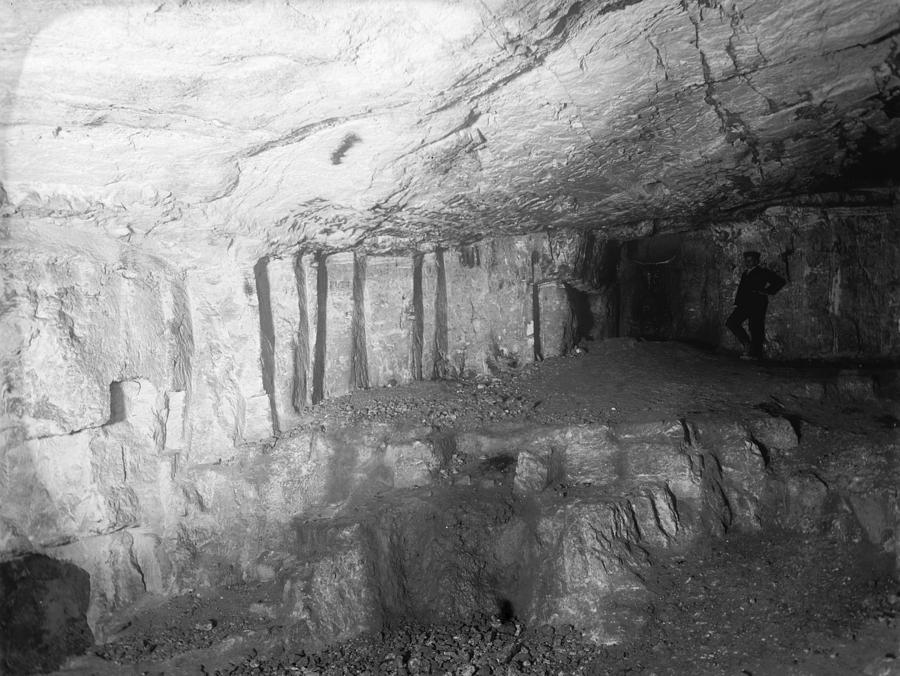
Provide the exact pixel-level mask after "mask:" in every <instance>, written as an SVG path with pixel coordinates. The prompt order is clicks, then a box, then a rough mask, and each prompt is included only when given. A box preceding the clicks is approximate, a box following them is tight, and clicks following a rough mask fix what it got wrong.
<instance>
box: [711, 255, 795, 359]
mask: <svg viewBox="0 0 900 676" xmlns="http://www.w3.org/2000/svg"><path fill="white" fill-rule="evenodd" d="M784 285H785V280H784V279H782V278H781V277H779V276H778V275H776V274H775V273H774V272H772V271H771V270H767V269H766V268H764V267H761V266H760V264H759V252H758V251H745V252H744V273H743V274H742V275H741V283H740V285H739V286H738V290H737V294H736V295H735V297H734V305H735V308H734V312H732V313H731V316H730V317H729V318H728V321H726V322H725V326H727V327H728V328H729V329H730V330H731V332H732V333H733V334H734V335H735V337H736V338H737V339H738V340H739V341H741V345H743V346H744V355H743V356H744V357H748V358H751V359H761V358H762V356H763V341H765V338H766V308H767V307H768V305H769V296H773V295H775V294H776V293H778V291H779V290H780V289H781V287H783V286H784ZM744 322H747V323H748V325H749V328H750V335H749V336H748V335H747V332H746V331H745V330H744V327H743V324H744Z"/></svg>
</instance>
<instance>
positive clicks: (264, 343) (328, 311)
mask: <svg viewBox="0 0 900 676" xmlns="http://www.w3.org/2000/svg"><path fill="white" fill-rule="evenodd" d="M13 225H14V226H15V227H14V228H12V229H11V232H13V233H14V236H11V237H8V238H7V239H5V240H4V241H3V244H2V249H0V262H2V270H3V296H2V297H3V305H2V307H0V314H2V322H0V331H2V341H0V363H2V365H3V371H4V378H5V380H4V388H3V391H2V404H3V410H2V413H3V424H2V429H0V434H2V439H0V559H9V558H15V557H19V556H21V555H24V554H26V553H29V552H40V553H44V554H48V555H50V556H53V557H57V558H62V559H66V560H68V561H71V562H73V563H75V564H76V565H78V566H80V567H82V568H83V569H85V570H86V571H88V572H89V573H90V576H91V582H92V585H91V595H92V597H91V605H90V611H89V616H88V619H89V621H90V622H91V625H92V628H93V629H94V630H95V632H96V633H97V635H98V637H100V638H101V639H102V637H103V629H102V627H100V626H99V625H98V623H101V620H102V618H104V617H106V616H108V614H109V613H110V612H111V611H112V610H114V609H116V608H119V607H122V606H125V605H128V604H130V603H132V602H134V601H135V600H136V599H137V598H139V597H140V595H142V594H144V593H146V592H157V593H165V592H171V591H173V590H177V589H178V588H180V587H181V586H183V585H185V584H191V585H196V584H212V583H213V581H214V580H213V577H214V575H212V573H210V572H209V571H211V570H213V569H214V568H215V566H213V565H212V564H211V565H209V566H205V567H201V570H202V571H204V572H203V573H202V574H199V573H197V572H196V571H197V570H198V566H197V560H198V557H201V558H202V557H206V558H207V559H209V560H210V561H211V560H213V559H214V560H216V561H217V562H218V563H217V564H216V565H219V570H220V577H221V576H223V575H224V576H225V577H227V576H228V575H232V576H233V575H239V574H240V565H243V563H248V562H250V561H251V560H252V559H253V557H254V556H255V555H257V554H258V553H259V550H258V548H257V547H256V545H255V544H254V542H253V541H252V539H247V538H245V539H244V541H243V545H241V546H238V545H233V544H223V543H219V542H218V537H219V535H220V533H221V524H222V523H223V521H222V519H226V520H227V519H233V520H234V522H235V524H243V527H244V528H245V530H243V531H242V532H244V533H248V532H254V529H258V530H259V532H260V533H266V532H268V531H267V529H266V527H265V524H264V523H262V524H261V523H259V522H258V521H257V520H255V519H257V517H256V516H253V517H252V518H251V517H250V516H249V515H248V514H249V513H248V510H250V509H251V507H252V506H254V505H255V506H256V507H259V505H258V504H257V503H256V502H254V501H253V500H250V499H249V498H246V495H244V497H243V498H239V499H238V503H236V504H235V503H234V501H235V499H237V498H235V496H234V494H233V490H232V489H231V488H230V485H229V484H223V483H221V482H220V481H219V480H218V479H217V476H219V475H217V474H216V472H208V471H206V469H207V468H210V467H213V468H215V467H217V466H220V465H221V464H222V463H233V462H241V461H242V458H245V457H248V454H249V456H250V457H255V454H256V452H257V450H258V447H267V446H268V444H269V443H270V440H271V439H272V438H273V437H276V436H279V435H284V434H285V433H286V432H287V431H288V430H290V429H291V428H293V427H295V426H296V425H297V424H298V423H299V422H300V421H302V416H303V409H304V408H305V407H306V406H309V405H310V404H313V403H315V402H317V401H320V400H322V399H324V398H330V397H336V396H340V395H343V394H347V393H349V392H351V391H352V390H354V389H357V388H366V387H382V386H391V385H395V384H399V383H404V382H409V381H412V380H418V379H430V378H433V377H450V378H455V377H473V376H483V375H488V374H490V373H492V372H493V373H496V372H498V370H501V369H505V368H510V367H512V366H518V365H521V364H523V363H527V362H529V361H531V360H533V359H534V358H535V355H536V354H537V355H538V356H545V355H546V356H549V355H554V354H560V353H562V352H563V351H564V350H565V349H566V344H565V341H566V340H570V333H571V332H566V331H561V330H556V329H555V328H554V326H553V325H554V324H557V323H560V324H564V323H566V322H567V321H568V317H569V315H570V311H569V305H568V301H567V300H566V296H565V293H564V290H562V289H563V288H562V286H561V285H559V284H558V282H556V281H554V277H553V275H554V274H555V270H556V268H555V267H554V265H555V263H554V260H555V258H554V256H553V255H552V254H551V249H552V247H551V245H550V243H549V241H548V239H547V238H546V237H543V236H540V237H530V238H518V239H513V238H508V239H502V240H494V241H487V242H484V243H481V244H478V245H474V246H467V247H463V248H461V249H437V250H435V251H429V252H422V253H418V254H410V255H402V256H401V255H398V256H372V255H368V256H367V255H366V254H365V253H364V252H359V251H358V252H343V253H336V254H330V255H324V254H319V253H315V252H299V253H296V254H289V255H285V256H282V257H276V256H266V257H263V258H259V259H257V260H247V259H245V258H238V257H237V255H235V254H232V253H229V252H224V253H223V252H218V251H216V252H210V255H206V256H202V257H194V258H191V260H190V261H185V265H184V266H183V267H180V266H179V265H176V264H175V263H176V256H175V255H174V254H173V253H172V252H169V253H168V254H166V255H163V254H151V253H146V252H142V251H140V250H138V249H137V248H136V247H132V246H130V245H129V244H127V243H124V242H111V241H110V240H108V239H102V238H99V237H98V238H92V237H90V236H85V235H84V234H83V233H80V232H78V231H77V230H76V229H73V230H71V231H63V230H61V229H59V227H58V226H52V225H50V224H48V223H40V224H33V223H27V222H17V223H15V224H13ZM48 227H55V228H56V229H55V230H54V233H55V234H54V236H53V237H52V238H48V237H47V236H46V228H48ZM229 251H230V250H229ZM536 261H537V262H536ZM560 290H562V292H560ZM542 323H543V325H544V340H543V345H544V347H543V348H540V342H539V341H536V336H539V335H540V333H541V330H540V327H541V325H542ZM554 332H555V333H556V334H558V335H556V337H555V338H553V339H552V340H551V339H550V338H548V337H547V336H552V335H554ZM332 450H333V449H332ZM322 452H323V453H326V451H322ZM330 452H331V451H328V453H330ZM348 452H349V451H348ZM354 452H355V451H354ZM307 460H308V461H309V462H312V460H311V459H309V458H307ZM291 462H294V460H292V461H291ZM303 462H305V461H303ZM310 471H312V470H310ZM298 490H299V491H300V492H301V494H300V495H298V496H295V498H292V499H293V500H295V501H296V500H300V501H301V502H303V503H304V504H305V502H307V501H309V500H311V499H312V496H306V495H305V491H307V490H312V489H310V488H309V486H306V487H298ZM250 493H252V491H250ZM242 495H243V494H242ZM264 497H265V498H266V499H268V497H270V496H268V494H265V495H264ZM241 500H243V502H241ZM292 504H293V503H292ZM285 509H287V507H285ZM278 511H279V513H281V512H280V510H278ZM235 527H236V528H237V527H238V526H235ZM241 547H243V549H242V548H241ZM238 550H240V551H238ZM245 550H246V551H245ZM235 562H238V564H237V565H238V567H237V568H235ZM248 565H249V564H248ZM228 571H230V572H228Z"/></svg>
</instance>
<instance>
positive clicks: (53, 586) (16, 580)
mask: <svg viewBox="0 0 900 676" xmlns="http://www.w3.org/2000/svg"><path fill="white" fill-rule="evenodd" d="M90 596H91V583H90V576H89V575H88V574H87V573H86V572H85V571H84V570H82V569H81V568H79V567H78V566H74V565H72V564H71V563H65V562H63V561H56V560H54V559H51V558H49V557H46V556H42V555H29V556H25V557H23V558H20V559H15V560H12V561H6V562H3V563H0V673H3V674H31V673H35V672H36V671H40V672H45V671H50V670H52V669H58V668H59V667H60V666H61V665H62V663H63V661H64V660H65V659H66V658H67V657H68V656H70V655H78V654H81V653H82V652H84V651H85V650H87V648H89V647H90V646H91V645H92V644H93V643H94V637H93V635H92V634H91V630H90V628H89V627H88V623H87V619H86V615H87V608H88V601H89V599H90Z"/></svg>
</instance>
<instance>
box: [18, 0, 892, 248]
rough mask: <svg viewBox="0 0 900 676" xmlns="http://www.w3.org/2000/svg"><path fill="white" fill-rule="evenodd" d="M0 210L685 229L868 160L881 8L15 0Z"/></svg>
mask: <svg viewBox="0 0 900 676" xmlns="http://www.w3.org/2000/svg"><path fill="white" fill-rule="evenodd" d="M0 26H3V27H4V33H5V35H4V39H5V40H4V41H5V47H4V48H3V51H2V64H0V65H2V69H3V76H2V77H3V81H2V85H3V91H2V96H3V98H2V104H3V105H2V120H0V121H2V124H3V127H2V130H0V133H2V136H3V144H2V147H0V151H2V155H0V160H2V163H3V164H2V192H0V198H2V199H3V202H4V204H3V209H4V211H5V215H6V216H7V219H5V220H6V221H7V228H8V229H9V228H14V227H16V224H19V223H21V224H26V223H27V224H29V227H35V224H41V227H47V228H54V227H55V228H65V229H68V230H73V229H74V230H75V231H78V230H79V229H85V230H90V231H92V232H99V233H102V234H104V235H107V236H108V237H110V238H115V239H121V240H123V241H127V242H130V243H132V244H135V245H139V246H148V247H157V248H159V249H161V250H169V251H173V252H179V251H190V250H191V247H192V246H194V245H196V246H200V245H203V246H209V245H215V246H231V245H234V244H235V243H236V242H237V243H240V245H241V246H243V247H249V248H250V249H252V250H255V251H273V250H278V249H280V248H281V249H283V248H289V247H296V246H297V245H300V246H303V247H310V248H328V249H341V248H346V247H350V246H354V245H357V244H360V243H362V244H363V245H365V246H367V247H369V248H370V249H372V250H385V249H392V248H394V249H396V248H398V247H403V246H419V245H425V244H427V243H434V242H447V243H452V242H464V241H471V240H473V239H476V238H478V237H482V236H486V235H487V236H490V235H499V234H506V233H522V232H530V231H540V230H547V229H556V228H567V227H576V228H585V227H591V228H594V227H596V228H605V229H607V231H609V232H610V233H618V234H622V233H625V234H627V233H628V232H641V231H642V229H643V230H645V229H646V228H647V227H648V225H647V224H652V223H654V222H655V221H657V220H660V219H672V218H681V219H684V220H687V221H690V220H692V219H693V220H694V221H697V222H699V221H702V219H703V218H704V215H707V216H708V215H709V214H712V213H728V212H730V211H733V210H736V209H739V208H741V207H742V206H743V205H747V204H754V203H761V202H765V201H766V200H771V199H773V198H784V197H787V198H789V197H791V196H792V195H800V194H804V193H808V192H811V191H815V190H817V189H820V188H821V187H822V186H827V185H833V184H834V183H835V182H836V181H838V182H839V181H844V180H851V179H852V177H853V176H855V175H861V176H865V175H867V174H871V173H877V171H875V172H873V169H872V168H873V167H875V168H876V169H878V170H880V168H882V167H885V166H890V165H891V162H892V159H893V158H895V157H896V155H897V148H898V146H900V119H898V118H900V1H895V0H874V1H873V0H869V1H864V0H851V1H847V0H792V1H791V2H784V0H756V1H755V2H751V1H749V0H736V1H728V2H716V1H715V0H701V1H700V2H697V1H696V0H619V1H617V2H609V1H591V0H585V1H583V2H572V1H570V0H539V1H537V2H534V1H526V0H484V1H481V0H471V1H469V0H455V1H440V0H416V1H412V0H410V1H405V2H404V1H401V0H384V1H378V0H358V1H357V0H341V1H329V2H312V1H309V2H306V1H302V0H283V1H281V2H250V1H247V2H241V1H231V2H224V1H221V2H213V1H211V0H204V1H201V2H195V1H190V0H182V1H181V2H171V1H168V2H154V3H145V2H112V1H107V2H95V1H90V0H84V1H83V2H78V1H75V0H69V1H61V0H53V1H51V0H39V1H34V0H13V2H12V3H4V5H3V7H2V8H0Z"/></svg>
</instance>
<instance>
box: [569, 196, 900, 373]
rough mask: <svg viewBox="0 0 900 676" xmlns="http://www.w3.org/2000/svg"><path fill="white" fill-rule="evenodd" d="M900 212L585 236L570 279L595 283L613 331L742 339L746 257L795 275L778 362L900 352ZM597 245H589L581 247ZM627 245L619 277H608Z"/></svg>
mask: <svg viewBox="0 0 900 676" xmlns="http://www.w3.org/2000/svg"><path fill="white" fill-rule="evenodd" d="M898 221H900V212H898V210H897V208H896V207H873V206H852V207H840V208H837V207H832V208H822V207H773V208H769V209H767V210H766V211H765V212H764V213H762V214H761V215H759V216H758V217H755V218H752V219H748V220H744V221H732V222H727V223H718V224H712V225H711V227H710V228H708V229H706V230H700V231H691V232H685V233H674V234H662V235H656V236H652V237H646V238H642V239H636V240H631V241H627V242H622V243H619V242H606V243H605V244H604V246H596V245H594V244H591V243H590V242H588V244H587V245H585V243H584V242H583V243H582V251H581V255H580V258H579V256H578V255H574V256H573V260H575V261H578V260H581V261H585V260H587V261H588V263H589V264H588V265H587V266H586V267H585V266H584V265H582V267H581V268H577V266H576V268H573V270H572V273H571V274H572V280H573V281H572V282H571V283H572V284H574V285H576V286H578V285H581V286H582V287H583V288H586V289H587V290H588V301H587V302H588V303H589V304H590V306H591V312H590V316H589V319H590V322H591V324H592V326H591V327H590V328H589V330H586V331H584V333H585V334H586V335H592V336H593V337H598V338H599V337H606V336H607V335H609V327H610V326H611V325H614V326H616V327H617V330H618V334H619V335H622V336H634V337H644V338H650V339H660V340H669V339H678V340H690V341H697V342H701V343H705V344H708V345H722V346H725V347H726V348H729V349H735V350H736V349H738V348H739V347H740V346H739V344H738V343H737V341H736V340H735V339H734V337H733V336H732V335H731V333H730V332H729V331H728V330H727V329H726V328H725V326H724V322H725V320H726V319H727V317H728V315H729V314H730V313H731V310H732V308H733V302H734V295H735V292H736V290H737V285H738V282H739V281H740V275H741V253H742V252H743V251H745V250H756V251H760V252H761V253H762V264H763V265H764V266H765V267H768V268H770V269H772V270H774V271H775V272H777V273H778V274H779V275H781V276H782V277H784V278H785V279H787V281H788V283H787V286H785V288H784V289H783V290H782V291H781V292H780V293H778V294H777V295H776V296H775V297H773V298H772V299H771V300H770V303H769V311H768V314H767V321H766V335H767V343H768V346H767V354H768V355H769V356H771V357H775V358H786V359H790V358H836V357H854V358H895V357H898V356H900V294H898V293H897V289H898V288H900V229H898V228H897V223H898ZM585 248H587V249H588V251H587V252H585V251H584V249H585ZM611 250H618V252H619V256H618V260H617V266H616V274H615V275H612V276H610V275H609V274H607V272H606V271H607V270H608V269H609V260H608V259H609V251H611Z"/></svg>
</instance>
